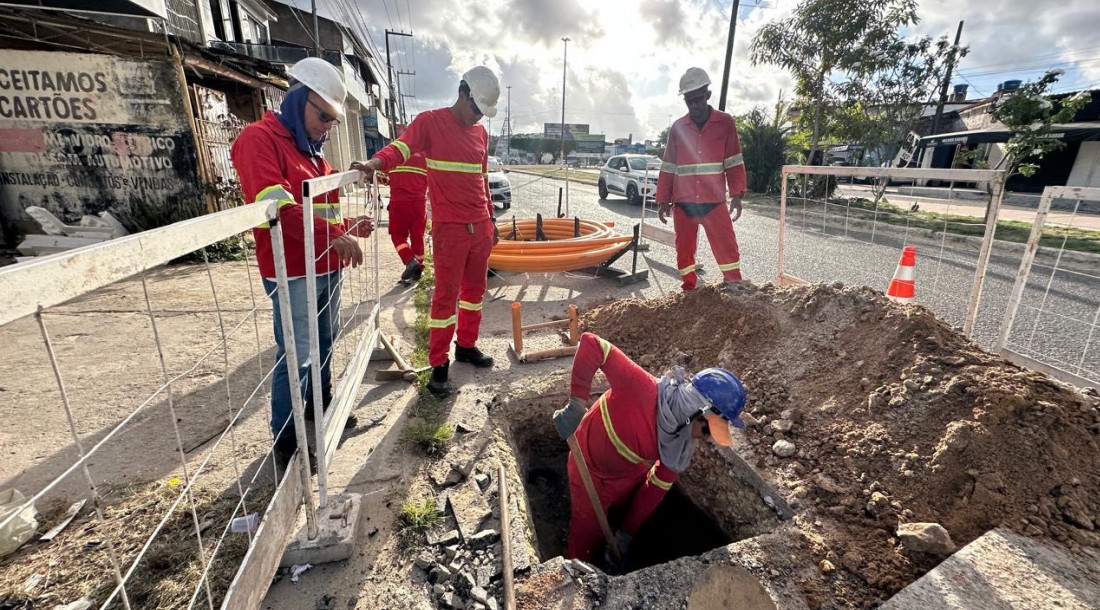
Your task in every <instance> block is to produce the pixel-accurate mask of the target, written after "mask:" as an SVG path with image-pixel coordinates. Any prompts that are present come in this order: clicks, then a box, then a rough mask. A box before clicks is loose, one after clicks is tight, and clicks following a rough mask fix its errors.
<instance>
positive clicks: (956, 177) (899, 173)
mask: <svg viewBox="0 0 1100 610" xmlns="http://www.w3.org/2000/svg"><path fill="white" fill-rule="evenodd" d="M783 173H786V174H810V175H815V176H852V177H867V178H928V179H931V180H949V181H954V182H992V181H994V180H996V179H998V176H1002V175H1003V174H1004V172H1003V171H1000V170H991V169H924V168H919V167H840V166H831V165H784V166H783Z"/></svg>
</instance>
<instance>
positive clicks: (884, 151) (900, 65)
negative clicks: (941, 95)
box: [830, 36, 967, 161]
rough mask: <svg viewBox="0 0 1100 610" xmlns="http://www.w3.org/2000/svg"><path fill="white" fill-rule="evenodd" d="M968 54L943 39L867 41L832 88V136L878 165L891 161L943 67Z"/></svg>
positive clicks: (939, 79)
mask: <svg viewBox="0 0 1100 610" xmlns="http://www.w3.org/2000/svg"><path fill="white" fill-rule="evenodd" d="M966 53H967V49H966V47H956V46H955V45H953V44H951V43H950V42H948V40H947V38H946V37H942V38H940V39H938V40H935V41H933V39H932V38H931V37H927V36H926V37H924V38H920V39H916V40H911V41H905V40H901V39H897V38H895V39H892V40H891V39H884V40H879V41H868V44H867V45H864V46H862V47H860V48H859V49H856V50H855V51H853V54H852V57H853V58H854V61H853V62H852V63H851V65H850V66H849V69H848V73H847V75H848V77H849V78H848V80H847V81H844V82H841V83H839V84H838V85H837V87H836V91H837V94H838V97H839V102H838V104H837V105H836V106H835V107H834V108H831V109H830V115H831V116H830V119H831V125H830V126H831V132H832V134H833V135H834V136H836V137H837V138H839V139H840V140H841V141H843V142H845V143H852V144H860V145H862V146H863V147H864V150H865V151H867V152H869V153H875V154H877V155H878V156H879V161H882V160H890V159H893V158H894V157H895V156H896V155H897V152H898V150H899V149H900V147H901V145H902V143H903V142H904V140H905V136H906V135H908V133H909V132H910V131H912V130H913V129H914V128H915V127H916V125H917V123H918V121H920V119H921V116H922V114H923V112H924V110H925V109H926V108H927V106H928V104H929V103H930V102H931V101H932V100H933V99H935V98H936V96H937V95H938V91H939V89H940V85H942V84H943V79H944V78H946V75H947V67H948V66H949V65H953V64H954V63H955V62H957V61H958V60H959V59H960V58H962V57H963V56H965V55H966Z"/></svg>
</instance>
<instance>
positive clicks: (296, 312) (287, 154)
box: [230, 57, 374, 471]
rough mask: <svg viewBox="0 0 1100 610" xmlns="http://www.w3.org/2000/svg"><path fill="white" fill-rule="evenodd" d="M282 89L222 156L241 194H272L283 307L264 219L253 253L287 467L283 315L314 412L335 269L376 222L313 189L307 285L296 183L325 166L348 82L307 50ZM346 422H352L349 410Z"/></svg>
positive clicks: (359, 257) (334, 307) (275, 421)
mask: <svg viewBox="0 0 1100 610" xmlns="http://www.w3.org/2000/svg"><path fill="white" fill-rule="evenodd" d="M287 74H288V75H289V76H290V90H289V91H287V94H286V98H285V99H284V100H283V103H282V106H281V108H280V110H279V112H272V111H268V112H267V114H265V115H264V117H263V118H262V119H260V120H259V121H257V122H255V123H252V124H251V125H249V126H248V127H245V128H244V130H243V131H242V132H241V135H240V136H238V137H237V139H236V141H234V142H233V148H232V149H231V150H230V156H231V157H232V159H233V166H234V167H235V168H236V169H237V176H238V177H239V178H240V181H241V190H242V191H243V193H244V197H245V201H247V202H249V203H254V202H258V201H276V202H277V205H278V210H279V223H280V226H281V228H282V234H283V248H284V252H285V255H286V267H287V277H288V278H289V280H288V282H287V287H288V289H289V293H290V294H289V297H290V309H291V310H290V311H282V310H281V307H280V305H279V297H278V293H277V292H276V287H277V283H276V281H275V262H274V258H273V256H272V245H271V229H270V225H269V224H268V223H264V224H262V225H260V226H259V227H256V228H255V229H253V231H252V233H253V236H254V237H255V239H256V260H257V262H258V263H259V266H260V276H261V278H262V279H263V285H264V290H265V291H266V292H267V294H268V296H270V297H271V305H272V308H273V312H274V328H275V343H276V345H277V346H278V350H277V352H276V356H275V360H276V363H277V365H276V366H275V369H274V374H273V377H272V386H271V432H272V434H273V436H274V437H275V459H276V463H277V464H278V465H279V466H281V468H280V471H285V466H286V463H287V461H288V460H289V459H290V456H291V455H293V453H294V451H295V449H297V446H298V444H297V440H296V438H297V437H296V435H295V428H294V420H293V418H291V416H290V415H291V387H290V376H289V373H288V372H287V370H286V365H285V363H283V362H282V359H283V357H284V355H285V353H286V352H285V350H284V348H285V342H284V340H283V327H282V322H281V320H282V316H290V318H291V322H292V324H293V329H294V344H295V347H296V350H297V355H298V378H299V379H300V380H301V383H302V387H301V388H298V391H299V392H300V394H301V395H302V396H303V397H304V399H305V401H306V412H305V413H306V418H307V419H312V418H313V414H314V411H313V405H312V403H313V398H314V397H313V384H312V383H311V382H310V379H311V377H310V370H311V367H312V366H316V365H319V366H320V367H321V391H322V392H323V394H324V396H322V397H321V398H322V401H323V403H324V407H325V408H327V407H328V406H329V403H330V402H331V399H332V378H331V374H330V370H331V366H330V365H331V360H332V358H331V352H332V343H333V341H334V340H335V337H336V335H337V334H338V332H339V329H340V284H341V281H340V278H341V275H340V270H341V268H343V267H345V266H348V265H351V266H352V267H354V266H357V265H359V264H360V263H362V262H363V251H362V250H361V249H360V247H359V244H358V242H356V241H355V239H354V237H369V236H370V234H371V231H372V229H373V227H374V224H373V221H372V220H371V218H369V217H367V216H360V217H357V218H353V219H345V218H343V217H342V216H341V214H340V208H339V206H331V205H329V204H333V203H339V202H340V198H339V194H340V193H339V191H331V192H328V193H325V194H323V195H319V196H317V197H316V198H315V199H314V200H313V203H312V209H311V210H310V213H311V214H312V219H313V230H314V253H315V255H316V257H317V259H316V261H314V262H313V265H314V269H315V271H316V273H317V291H316V294H314V295H312V296H310V295H308V294H307V292H306V278H305V274H306V264H307V261H306V260H305V246H304V242H305V239H304V238H305V232H304V231H305V229H304V228H303V226H302V222H303V219H304V216H305V213H306V212H305V210H304V209H303V208H302V205H301V203H300V202H301V201H302V181H303V180H309V179H311V178H319V177H321V176H326V175H328V174H331V173H333V171H334V170H333V169H332V166H330V165H329V164H328V161H326V160H325V157H324V153H323V152H322V147H323V146H324V144H325V140H326V139H327V137H328V132H329V130H331V129H332V126H333V125H335V124H336V123H338V122H339V120H340V117H342V116H343V115H344V97H345V95H346V89H345V87H344V80H343V77H342V76H341V75H340V72H339V71H338V70H337V69H336V68H335V67H334V66H332V64H330V63H328V62H326V61H325V60H323V59H319V58H315V57H314V58H307V59H303V60H302V61H299V62H298V63H296V64H294V65H293V66H292V67H291V68H290V70H289V71H288V72H287ZM310 298H312V299H315V300H316V302H317V311H318V314H317V327H318V334H319V336H318V339H319V340H318V343H319V344H320V352H321V354H320V355H321V362H320V363H314V362H311V361H310V351H309V313H308V306H307V304H308V301H309V299H310ZM347 425H348V426H349V427H354V426H355V416H354V415H352V416H350V417H349V418H348V421H347Z"/></svg>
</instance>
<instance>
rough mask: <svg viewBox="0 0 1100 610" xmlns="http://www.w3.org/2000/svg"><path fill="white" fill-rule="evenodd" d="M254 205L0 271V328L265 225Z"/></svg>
mask: <svg viewBox="0 0 1100 610" xmlns="http://www.w3.org/2000/svg"><path fill="white" fill-rule="evenodd" d="M267 207H268V205H267V202H258V203H255V204H251V205H244V206H240V207H237V208H232V209H229V210H225V211H223V212H218V213H217V214H209V215H206V216H201V217H199V218H192V219H191V220H184V221H182V222H177V223H173V224H171V225H168V226H166V227H161V228H159V229H152V230H150V231H144V232H142V233H136V234H133V235H127V236H125V237H120V238H118V239H113V240H110V241H105V242H101V243H97V244H92V245H88V246H84V247H82V248H76V249H73V250H67V251H65V252H59V253H57V254H52V255H50V256H44V257H40V258H36V259H35V260H33V261H28V262H26V263H23V264H19V265H9V266H7V267H4V268H0V294H2V295H4V307H3V308H0V326H3V325H4V324H7V323H8V322H11V321H13V320H18V319H19V318H22V317H23V316H26V315H29V314H32V313H34V312H35V311H36V310H38V308H39V307H43V308H44V307H52V306H54V305H58V304H60V303H64V302H65V301H68V300H69V299H72V298H75V297H78V296H81V295H83V294H87V293H89V292H91V291H93V290H95V289H97V288H101V287H103V286H106V285H108V284H111V283H114V282H117V281H119V280H124V279H126V278H128V277H131V276H133V275H136V274H138V273H141V272H142V271H145V270H146V269H151V268H153V267H156V266H157V265H162V264H164V263H166V262H168V261H170V260H172V259H174V258H177V257H180V256H183V255H184V254H187V253H188V252H194V251H195V250H198V249H199V248H202V247H204V246H207V245H210V244H212V243H214V242H217V241H221V240H223V239H225V238H227V237H231V236H233V235H236V234H238V233H243V232H244V231H247V230H249V229H251V228H252V227H255V226H256V225H259V224H261V223H263V222H265V221H266V220H267V216H266V211H267Z"/></svg>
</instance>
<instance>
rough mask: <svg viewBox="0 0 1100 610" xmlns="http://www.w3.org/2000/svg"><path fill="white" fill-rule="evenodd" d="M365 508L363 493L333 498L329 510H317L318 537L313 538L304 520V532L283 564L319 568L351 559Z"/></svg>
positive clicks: (291, 544) (292, 544)
mask: <svg viewBox="0 0 1100 610" xmlns="http://www.w3.org/2000/svg"><path fill="white" fill-rule="evenodd" d="M361 507H362V496H360V495H359V494H346V495H340V496H332V497H330V498H329V504H328V506H327V507H325V510H323V511H322V510H319V511H317V529H318V532H317V537H316V538H315V539H313V540H310V539H309V536H308V532H307V529H306V527H305V523H304V521H303V522H302V527H301V529H300V530H299V531H298V533H297V534H296V535H295V536H294V538H293V539H292V540H291V541H290V544H288V545H287V546H286V550H285V551H284V552H283V559H282V562H281V564H280V565H282V566H284V567H285V566H292V565H295V564H297V565H301V564H306V563H310V564H313V565H319V564H322V563H332V562H335V561H343V560H345V559H347V558H349V557H351V554H352V552H353V551H354V550H355V540H356V535H357V534H358V530H359V510H360V508H361Z"/></svg>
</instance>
